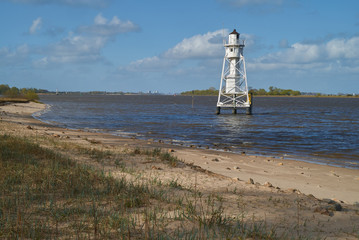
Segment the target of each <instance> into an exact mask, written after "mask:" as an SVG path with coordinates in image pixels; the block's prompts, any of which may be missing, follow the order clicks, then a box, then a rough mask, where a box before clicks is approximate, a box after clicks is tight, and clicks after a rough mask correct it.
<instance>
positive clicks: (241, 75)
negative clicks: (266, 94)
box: [217, 29, 252, 114]
mask: <svg viewBox="0 0 359 240" xmlns="http://www.w3.org/2000/svg"><path fill="white" fill-rule="evenodd" d="M224 47H225V55H224V59H223V67H222V75H221V83H220V87H219V94H218V102H217V114H220V111H221V108H229V109H232V112H233V113H234V114H235V113H237V108H246V109H247V114H251V113H252V101H251V95H250V94H249V93H248V85H247V74H246V65H245V61H244V57H243V48H244V41H243V40H240V38H239V33H238V32H237V31H236V29H234V30H233V32H231V33H230V34H229V36H228V43H224Z"/></svg>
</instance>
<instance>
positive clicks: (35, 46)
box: [0, 0, 359, 94]
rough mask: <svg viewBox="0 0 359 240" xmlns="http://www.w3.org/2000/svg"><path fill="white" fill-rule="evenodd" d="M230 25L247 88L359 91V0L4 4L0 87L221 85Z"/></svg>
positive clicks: (35, 0)
mask: <svg viewBox="0 0 359 240" xmlns="http://www.w3.org/2000/svg"><path fill="white" fill-rule="evenodd" d="M234 28H236V29H237V31H238V32H239V33H241V38H243V39H245V41H246V47H245V49H244V55H245V59H246V66H247V78H248V85H249V86H251V87H253V88H265V89H267V88H268V87H269V86H276V87H279V88H285V89H286V88H291V89H295V90H300V91H305V92H306V91H313V92H322V93H334V94H336V93H359V79H358V78H359V1H357V0H344V1H343V0H330V1H328V0H326V1H324V0H323V1H322V0H196V1H193V0H181V1H172V0H152V1H147V0H0V31H1V34H0V84H9V85H11V86H17V87H19V88H22V87H34V88H42V89H48V90H52V91H54V90H56V89H58V90H59V91H91V90H102V91H144V92H147V91H160V92H163V93H178V92H181V91H186V90H192V89H207V88H209V87H215V88H218V87H219V83H220V75H221V70H222V69H221V68H222V61H223V56H224V48H223V45H222V42H223V34H224V35H225V36H227V35H228V33H229V32H231V31H232V30H233V29H234Z"/></svg>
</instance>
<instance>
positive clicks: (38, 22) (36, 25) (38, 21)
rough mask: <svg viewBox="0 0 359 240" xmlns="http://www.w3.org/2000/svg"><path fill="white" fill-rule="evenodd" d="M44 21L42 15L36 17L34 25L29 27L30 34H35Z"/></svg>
mask: <svg viewBox="0 0 359 240" xmlns="http://www.w3.org/2000/svg"><path fill="white" fill-rule="evenodd" d="M41 23H42V19H41V17H38V18H36V19H35V20H34V21H32V25H31V27H30V28H29V33H30V34H35V33H36V31H37V30H38V29H40V27H41Z"/></svg>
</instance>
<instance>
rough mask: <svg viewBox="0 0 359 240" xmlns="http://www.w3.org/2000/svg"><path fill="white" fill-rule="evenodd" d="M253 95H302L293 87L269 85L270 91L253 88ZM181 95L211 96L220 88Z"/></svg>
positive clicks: (251, 91)
mask: <svg viewBox="0 0 359 240" xmlns="http://www.w3.org/2000/svg"><path fill="white" fill-rule="evenodd" d="M249 92H250V93H253V95H277V96H299V95H301V93H300V91H295V90H292V89H281V88H276V87H272V86H271V87H269V89H268V91H266V90H265V89H263V88H260V89H251V90H249ZM181 95H196V96H198V95H200V96H209V95H218V90H217V89H215V88H214V87H210V88H209V89H206V90H192V91H186V92H182V93H181Z"/></svg>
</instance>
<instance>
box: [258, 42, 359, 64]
mask: <svg viewBox="0 0 359 240" xmlns="http://www.w3.org/2000/svg"><path fill="white" fill-rule="evenodd" d="M358 44H359V37H352V38H349V39H343V38H339V39H338V38H335V39H332V40H330V41H328V42H324V43H317V44H314V43H312V44H306V43H295V44H293V45H292V46H291V47H290V48H287V49H285V50H282V51H278V52H274V53H270V54H267V55H264V56H262V57H259V58H257V59H254V61H253V62H252V67H253V68H257V69H265V70H269V69H283V68H289V69H295V68H297V69H321V70H327V71H329V70H332V69H333V67H331V66H338V67H339V68H340V69H343V70H344V69H346V70H347V71H349V69H357V67H356V66H351V65H350V64H349V62H348V60H356V61H359V49H358V47H357V46H358ZM339 63H340V64H339ZM337 70H338V69H337Z"/></svg>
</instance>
